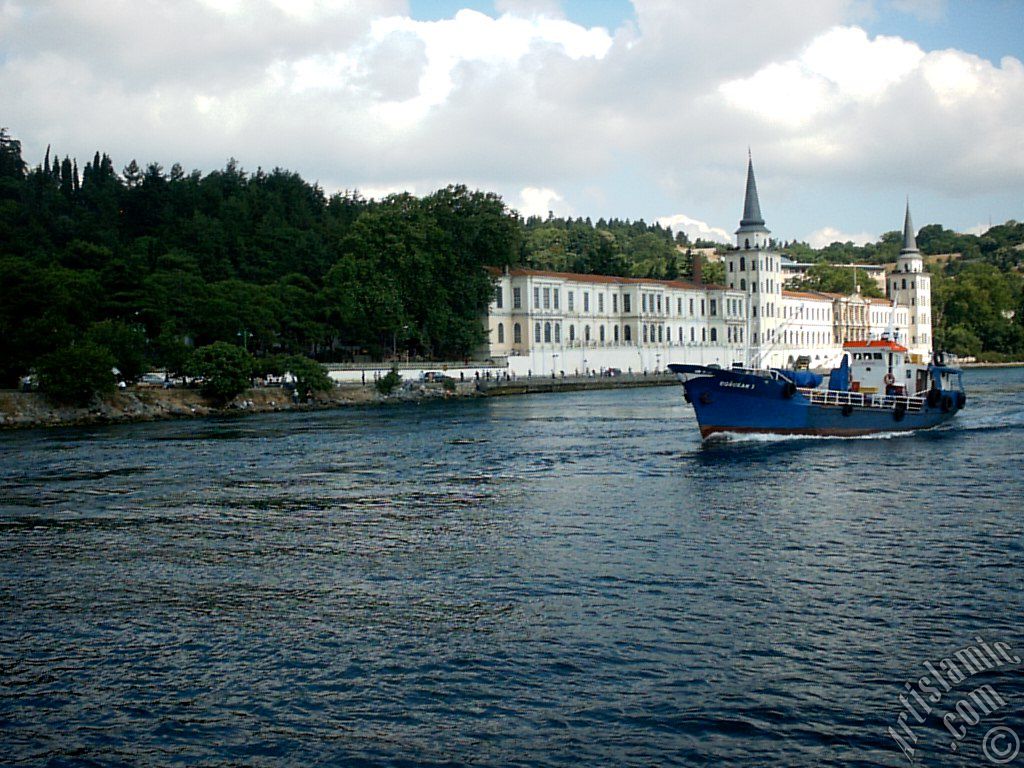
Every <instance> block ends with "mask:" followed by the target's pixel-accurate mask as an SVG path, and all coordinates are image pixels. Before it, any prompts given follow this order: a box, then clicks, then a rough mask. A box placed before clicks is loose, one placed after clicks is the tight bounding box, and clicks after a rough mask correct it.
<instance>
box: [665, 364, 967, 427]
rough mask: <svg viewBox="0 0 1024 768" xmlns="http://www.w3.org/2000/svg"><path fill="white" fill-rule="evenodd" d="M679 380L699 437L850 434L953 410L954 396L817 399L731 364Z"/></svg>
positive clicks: (935, 418) (925, 421) (916, 422)
mask: <svg viewBox="0 0 1024 768" xmlns="http://www.w3.org/2000/svg"><path fill="white" fill-rule="evenodd" d="M704 370H705V372H706V375H696V376H691V377H687V378H686V380H685V381H683V387H684V389H685V391H686V398H687V400H688V401H690V402H691V403H692V405H693V408H694V411H695V413H696V416H697V423H698V425H699V426H700V433H701V436H702V437H705V438H706V437H710V436H711V435H714V434H718V433H739V434H743V433H761V434H776V435H827V436H839V437H855V436H859V435H869V434H875V433H879V432H909V431H914V430H920V429H931V428H933V427H937V426H939V425H941V424H944V423H946V422H948V421H949V420H950V419H952V418H953V416H955V415H956V412H957V410H958V409H957V407H956V405H955V403H956V402H957V401H956V399H955V398H953V399H952V403H953V404H952V405H950V400H945V401H944V400H943V398H941V397H940V398H937V402H936V403H935V405H934V406H932V405H929V403H928V401H927V400H926V399H924V398H881V397H879V398H869V397H862V396H859V395H850V394H847V393H843V394H844V395H845V396H844V397H840V393H835V400H836V402H834V403H829V404H822V403H820V402H812V400H814V399H817V400H819V401H820V400H823V399H824V397H823V394H824V393H820V394H818V395H815V394H813V393H812V392H811V391H809V390H802V389H796V388H795V387H794V386H793V385H792V384H790V383H789V382H787V381H784V380H778V379H771V378H766V377H764V376H760V375H755V374H749V373H743V372H740V371H731V370H725V369H723V370H715V371H708V369H704Z"/></svg>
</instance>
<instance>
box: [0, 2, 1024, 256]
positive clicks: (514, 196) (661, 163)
mask: <svg viewBox="0 0 1024 768" xmlns="http://www.w3.org/2000/svg"><path fill="white" fill-rule="evenodd" d="M887 2H888V0H887ZM875 5H876V7H877V9H878V13H882V12H883V10H884V9H888V8H890V7H891V5H890V4H883V3H882V2H881V0H878V2H876V3H875ZM864 6H865V2H863V0H817V1H816V2H814V3H807V2H806V1H805V0H763V2H761V3H757V4H751V3H749V2H748V0H716V2H715V3H707V2H703V1H702V0H634V8H635V19H634V20H633V21H631V22H629V23H626V24H623V25H622V26H620V28H619V29H617V30H615V31H614V34H610V33H609V32H608V31H607V30H605V29H602V28H599V27H594V28H588V27H586V26H584V25H582V24H577V23H574V22H572V21H571V20H569V19H567V18H566V17H565V15H564V13H563V11H562V10H561V6H560V4H558V3H556V2H554V0H499V5H496V6H495V7H496V8H498V12H499V13H500V14H501V15H498V16H496V17H492V16H488V15H485V14H482V13H478V12H475V11H468V10H467V11H461V12H459V13H458V14H456V15H455V16H453V17H452V18H447V19H441V20H438V21H418V20H414V19H412V18H410V17H409V5H408V3H407V2H406V0H375V2H373V3H366V2H359V1H358V0H330V1H328V0H303V1H302V2H300V3H297V4H291V3H287V2H285V0H246V2H239V0H195V2H190V3H167V2H164V1H163V0H108V1H107V2H104V3H82V2H80V0H0V50H2V51H3V52H4V54H3V56H2V57H0V82H3V83H13V84H16V85H17V89H16V90H14V89H13V88H8V89H7V90H6V91H4V90H2V89H0V113H2V114H3V116H4V124H5V125H7V126H8V127H9V129H10V130H11V131H12V133H13V134H14V135H15V136H16V137H17V138H19V139H21V140H22V142H23V147H24V148H25V158H26V160H27V161H28V162H29V163H30V164H33V165H34V164H35V163H36V162H40V161H41V159H42V153H43V152H44V151H45V148H46V145H47V144H50V143H52V144H53V145H54V148H55V149H56V150H58V151H60V153H61V154H62V155H63V154H64V153H70V154H72V155H76V154H77V156H78V158H79V161H80V165H81V163H82V161H83V160H84V159H86V158H88V157H91V156H92V153H93V152H94V151H95V150H96V149H99V150H100V151H105V152H110V153H111V154H112V155H113V156H114V160H115V163H116V164H117V165H118V167H121V166H122V165H125V164H127V162H128V161H129V160H131V159H132V158H133V157H134V158H136V159H138V160H139V161H140V162H146V161H150V160H158V161H160V162H161V163H163V164H164V165H165V166H169V165H170V164H171V163H173V162H175V161H180V162H181V163H182V164H183V165H185V166H186V167H189V168H201V169H203V170H209V169H211V168H214V167H218V166H221V165H223V163H224V161H225V160H226V159H227V158H228V157H229V156H234V157H237V158H239V160H240V161H241V162H242V164H243V165H244V166H245V167H248V168H255V167H256V166H260V165H262V166H263V167H265V168H270V167H274V166H282V167H286V168H289V169H292V170H295V171H297V172H299V173H301V174H302V175H303V177H305V178H307V179H310V180H311V181H312V180H330V181H331V182H332V183H334V184H337V185H338V187H339V188H353V187H356V186H358V187H360V188H362V189H364V190H386V191H388V192H390V191H395V190H398V189H400V188H401V185H406V186H413V187H414V188H416V189H419V190H421V191H423V190H432V189H437V188H441V187H444V186H445V185H447V184H449V183H452V182H462V183H466V184H468V185H470V186H478V187H480V188H484V189H489V190H495V191H499V192H502V193H504V194H506V195H507V196H508V199H509V200H510V201H513V204H518V205H519V206H520V208H521V209H523V210H524V211H529V212H535V213H539V214H540V215H546V213H547V211H548V210H549V209H555V210H556V213H560V214H565V213H567V212H569V211H572V212H574V215H575V212H579V215H583V216H590V217H591V218H592V219H595V220H596V219H598V218H600V217H605V218H610V217H619V218H627V217H629V218H641V217H642V218H646V219H648V220H650V218H651V217H652V215H653V214H652V212H656V211H691V212H694V211H699V212H700V215H701V217H702V218H703V219H704V221H701V220H698V219H695V218H690V217H687V216H683V215H682V214H680V215H679V216H680V217H681V218H678V219H677V221H676V224H675V226H678V227H681V228H683V230H684V231H686V232H687V233H688V234H689V235H690V236H691V237H697V236H700V237H705V238H709V239H718V240H720V241H722V242H729V241H731V239H732V238H731V236H730V235H729V232H728V229H727V228H726V229H722V228H720V227H716V226H713V225H712V224H709V223H708V222H713V221H717V222H733V221H735V220H737V219H738V218H739V212H740V211H739V208H740V205H741V203H742V184H743V171H744V166H745V150H746V147H747V146H748V145H752V146H753V148H754V163H755V166H756V168H757V170H758V181H759V182H760V184H761V197H762V203H763V204H764V210H765V213H766V214H768V215H769V216H770V217H771V218H772V221H770V222H769V226H770V227H771V228H772V229H773V231H775V232H776V234H778V235H779V236H780V237H784V238H785V237H787V235H786V232H790V233H792V234H795V233H798V232H804V231H806V230H808V229H811V228H812V226H813V225H810V224H807V223H806V222H805V221H802V220H801V221H791V222H784V221H782V220H781V217H782V215H783V213H784V212H786V211H791V212H793V213H792V215H791V217H790V218H791V219H792V220H797V219H800V218H801V217H806V219H807V220H809V221H831V222H836V224H837V226H838V227H843V226H845V227H846V228H847V229H852V230H859V229H870V228H872V227H873V226H874V225H875V224H874V222H873V221H865V220H864V218H866V217H857V216H856V213H857V212H860V211H863V210H864V201H865V200H867V199H869V196H870V197H872V198H874V199H877V198H878V196H879V190H882V191H883V192H882V194H890V195H891V194H892V193H893V190H895V191H896V194H897V195H898V196H902V193H903V192H905V191H908V192H911V193H913V194H914V196H915V199H916V198H917V196H918V195H922V197H921V199H930V200H937V199H941V198H942V197H943V196H945V198H947V199H952V198H953V197H954V196H959V197H960V198H961V199H960V201H958V202H961V203H964V202H966V203H970V202H971V201H972V199H973V196H977V195H988V198H986V199H985V200H984V201H983V202H978V203H977V204H976V205H974V207H973V208H972V207H971V206H970V205H969V204H960V205H958V206H957V208H956V210H958V211H961V210H962V211H963V213H962V215H963V216H966V217H969V218H967V219H966V220H965V221H956V220H946V221H945V222H944V223H947V225H949V226H955V225H957V224H959V225H960V226H965V225H968V224H970V223H972V222H974V221H977V220H979V219H981V218H984V217H985V216H987V215H988V214H989V213H990V212H991V213H993V214H994V215H996V216H999V217H1001V218H1009V217H1011V216H1013V217H1015V218H1018V219H1019V218H1020V214H1019V200H1020V198H1021V196H1020V192H1021V179H1022V178H1024V143H1022V142H1021V141H1020V136H1021V132H1022V126H1024V66H1022V64H1021V62H1020V61H1018V60H1017V59H1014V58H1006V59H1003V60H1002V61H1001V62H1000V63H999V64H993V63H991V62H989V61H986V60H984V59H981V58H979V57H977V56H974V55H972V54H970V53H968V52H965V51H958V50H945V51H934V52H928V51H924V50H922V48H921V47H920V46H919V45H917V44H916V43H914V42H912V41H910V40H905V39H901V38H898V37H870V36H869V35H868V34H867V33H865V32H864V30H863V29H860V28H858V27H856V26H852V25H851V19H852V18H854V15H853V12H854V10H855V9H856V8H861V9H862V8H863V7H864ZM897 18H898V17H897ZM69 39H74V40H75V44H74V45H68V44H67V42H66V41H67V40H69ZM325 186H326V182H325ZM327 188H328V189H329V190H330V189H332V187H327ZM556 190H557V191H556ZM925 194H927V196H926V197H924V196H923V195H925ZM993 199H994V200H995V202H996V203H1002V201H1004V200H1005V201H1011V200H1012V201H1013V202H1012V204H1013V205H1014V206H1016V207H1015V208H1013V209H1010V208H1009V206H1010V202H1006V204H1005V205H1002V204H997V205H993V204H992V201H993ZM952 207H953V206H952V204H950V209H952ZM840 215H841V216H843V217H844V218H838V216H840ZM922 215H924V212H922ZM927 215H928V216H929V218H930V219H931V220H941V219H938V218H937V217H936V215H935V214H934V213H933V212H928V214H927ZM846 216H849V218H845V217H846ZM671 218H673V217H666V219H664V220H663V221H665V220H667V219H671ZM896 218H897V220H898V216H897V217H896ZM844 221H846V222H847V223H846V224H845V225H844V224H843V222H844ZM890 228H892V226H891V222H890V221H889V220H884V221H880V222H878V225H877V229H878V230H879V231H881V230H883V229H890ZM792 234H791V235H790V237H791V236H792Z"/></svg>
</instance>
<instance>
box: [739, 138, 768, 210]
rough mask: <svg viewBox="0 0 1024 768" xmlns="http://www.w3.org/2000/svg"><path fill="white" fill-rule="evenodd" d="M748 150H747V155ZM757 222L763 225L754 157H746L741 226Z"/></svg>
mask: <svg viewBox="0 0 1024 768" xmlns="http://www.w3.org/2000/svg"><path fill="white" fill-rule="evenodd" d="M749 152H750V150H749V149H748V150H747V153H748V155H749ZM755 224H759V225H760V226H762V227H763V226H764V218H762V216H761V201H760V200H758V199H757V182H756V181H755V180H754V159H753V158H752V157H749V156H748V157H747V194H746V197H745V198H744V199H743V218H742V219H741V220H740V226H741V227H747V226H751V225H755Z"/></svg>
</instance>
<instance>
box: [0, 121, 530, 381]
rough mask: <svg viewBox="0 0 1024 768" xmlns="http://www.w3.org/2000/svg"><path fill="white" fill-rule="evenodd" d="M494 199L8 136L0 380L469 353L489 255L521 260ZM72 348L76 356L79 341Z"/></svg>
mask: <svg viewBox="0 0 1024 768" xmlns="http://www.w3.org/2000/svg"><path fill="white" fill-rule="evenodd" d="M519 236H520V222H519V220H518V218H517V217H516V216H515V215H514V214H513V213H512V212H510V211H509V210H508V209H507V207H506V206H505V204H504V203H503V202H502V201H501V199H500V198H498V197H497V196H496V195H493V194H488V193H484V192H474V191H470V190H468V189H466V188H465V187H461V186H451V187H448V188H446V189H442V190H439V191H437V192H435V193H434V194H432V195H428V196H426V197H423V198H416V197H413V196H411V195H393V196H390V197H387V198H385V199H383V200H380V201H368V200H364V199H363V198H361V197H360V196H359V195H358V194H357V193H343V194H336V195H332V196H329V197H328V196H326V195H325V194H324V193H323V191H322V190H321V189H320V188H319V187H318V186H316V185H315V184H310V183H308V182H306V181H304V180H303V179H301V178H300V177H299V176H298V175H297V174H294V173H291V172H288V171H285V170H282V169H279V168H276V169H274V170H272V171H270V172H265V171H263V170H262V169H257V170H256V171H255V172H254V173H247V172H246V171H244V170H243V169H242V168H241V167H240V166H239V164H238V163H237V162H236V161H234V160H231V161H229V162H228V163H227V165H226V167H225V168H223V169H222V170H217V171H213V172H211V173H208V174H206V175H203V174H201V173H200V172H199V171H192V172H190V173H186V172H185V171H184V170H183V169H182V168H181V167H180V166H179V165H174V166H172V167H171V169H170V171H165V169H164V168H163V167H162V166H160V165H159V164H156V163H151V164H149V165H147V166H145V167H140V166H139V165H138V163H136V162H135V161H132V162H130V163H129V164H128V165H127V166H125V167H124V168H123V170H122V171H121V172H120V173H118V172H117V171H116V170H115V167H114V163H113V160H112V159H111V158H110V157H109V156H107V155H105V154H100V153H99V152H97V153H96V154H95V156H94V157H93V158H92V159H91V160H90V161H89V162H87V163H85V165H84V166H83V167H81V168H80V166H79V165H78V162H77V161H76V160H74V159H71V158H69V157H65V158H63V159H58V156H57V155H56V153H51V152H50V151H47V153H46V156H45V157H44V158H43V160H42V162H41V163H40V164H39V165H38V166H36V167H35V168H31V169H30V168H28V167H27V166H26V163H25V162H24V160H23V159H22V157H21V147H20V144H19V142H18V141H17V140H15V139H14V138H12V137H10V136H9V135H8V134H7V133H6V131H4V132H2V133H0V385H2V386H13V385H15V384H16V383H17V381H18V378H19V377H20V376H22V375H24V374H26V373H28V372H29V371H30V370H34V369H37V368H38V367H39V365H40V363H41V362H44V361H48V360H50V361H51V362H52V358H51V357H50V356H52V355H55V354H58V353H59V354H60V355H63V356H64V357H67V358H69V359H70V358H71V357H74V358H76V359H78V358H83V354H84V353H85V352H90V353H92V354H91V355H90V356H88V359H90V360H93V361H94V362H97V364H98V362H99V361H102V362H103V363H104V364H105V363H106V362H107V361H108V358H106V357H104V356H103V355H102V354H99V355H98V354H97V353H99V352H101V351H104V350H105V351H106V352H107V353H109V354H110V355H111V356H112V357H113V358H114V362H115V365H116V367H117V368H118V369H119V370H120V372H121V374H122V376H123V377H124V378H126V379H128V380H132V379H134V378H135V377H136V376H137V375H138V374H139V373H141V372H142V371H143V370H146V369H148V368H149V367H166V368H168V369H170V370H172V371H182V370H185V368H186V365H187V363H188V361H189V359H190V357H191V356H192V354H193V350H194V349H197V348H202V347H206V346H208V345H212V344H214V343H216V342H222V343H225V344H231V345H236V346H239V347H242V348H243V349H244V350H245V351H247V352H249V353H251V354H252V355H254V356H256V357H257V358H267V357H271V356H281V355H295V354H301V355H308V356H311V357H314V358H316V359H318V360H321V361H330V360H345V359H352V358H353V357H354V356H357V355H365V356H370V357H374V358H377V359H380V358H383V357H385V356H389V355H394V354H396V353H403V352H404V353H406V354H408V355H411V356H416V355H422V356H424V357H440V358H457V357H463V356H465V355H468V354H469V353H470V352H471V351H472V350H473V349H474V347H475V346H476V345H478V344H479V343H480V342H481V341H482V340H483V329H482V327H481V324H480V322H479V317H480V314H481V312H482V311H483V310H484V309H485V308H486V306H487V303H488V301H489V300H490V297H491V295H492V289H491V282H490V278H489V277H488V275H487V273H486V272H485V270H484V266H485V265H490V264H507V263H510V262H512V261H514V259H515V258H516V254H517V249H518V238H519ZM74 348H77V350H78V351H77V352H76V353H75V354H74V355H72V354H71V350H72V349H74Z"/></svg>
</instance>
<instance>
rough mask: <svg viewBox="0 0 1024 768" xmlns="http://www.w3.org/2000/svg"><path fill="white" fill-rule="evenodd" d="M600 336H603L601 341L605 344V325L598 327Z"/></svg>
mask: <svg viewBox="0 0 1024 768" xmlns="http://www.w3.org/2000/svg"><path fill="white" fill-rule="evenodd" d="M598 336H599V337H600V338H601V343H602V344H604V326H603V325H602V326H601V327H600V328H598Z"/></svg>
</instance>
